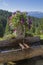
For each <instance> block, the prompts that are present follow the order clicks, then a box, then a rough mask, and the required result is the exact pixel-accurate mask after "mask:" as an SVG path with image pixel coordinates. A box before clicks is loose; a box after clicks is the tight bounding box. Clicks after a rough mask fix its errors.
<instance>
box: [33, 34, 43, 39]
mask: <svg viewBox="0 0 43 65" xmlns="http://www.w3.org/2000/svg"><path fill="white" fill-rule="evenodd" d="M34 36H39V37H40V39H43V34H40V35H34Z"/></svg>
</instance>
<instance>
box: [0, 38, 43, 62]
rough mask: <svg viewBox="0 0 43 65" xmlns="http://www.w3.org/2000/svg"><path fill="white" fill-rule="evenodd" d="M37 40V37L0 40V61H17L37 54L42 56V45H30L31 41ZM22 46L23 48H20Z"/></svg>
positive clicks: (38, 39)
mask: <svg viewBox="0 0 43 65" xmlns="http://www.w3.org/2000/svg"><path fill="white" fill-rule="evenodd" d="M23 40H24V43H23ZM39 41H40V38H39V37H28V38H16V39H15V38H13V39H9V40H4V41H0V63H5V62H10V61H19V60H22V59H27V58H32V57H35V56H39V55H41V56H42V55H43V45H42V46H41V45H40V46H39V47H37V46H36V47H35V48H33V47H32V46H31V47H30V45H31V43H36V42H39ZM16 46H17V48H16ZM22 46H24V48H22ZM8 48H10V49H8Z"/></svg>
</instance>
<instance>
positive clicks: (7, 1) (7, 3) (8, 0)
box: [0, 0, 43, 12]
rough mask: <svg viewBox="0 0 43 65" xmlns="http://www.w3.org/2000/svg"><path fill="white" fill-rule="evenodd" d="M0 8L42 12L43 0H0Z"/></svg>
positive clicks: (12, 10)
mask: <svg viewBox="0 0 43 65" xmlns="http://www.w3.org/2000/svg"><path fill="white" fill-rule="evenodd" d="M0 9H3V10H8V11H11V12H14V11H27V12H29V11H39V12H43V0H0Z"/></svg>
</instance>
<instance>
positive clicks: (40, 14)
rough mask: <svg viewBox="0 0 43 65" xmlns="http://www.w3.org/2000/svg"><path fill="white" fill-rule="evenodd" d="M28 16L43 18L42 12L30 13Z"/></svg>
mask: <svg viewBox="0 0 43 65" xmlns="http://www.w3.org/2000/svg"><path fill="white" fill-rule="evenodd" d="M28 15H29V16H33V17H38V18H43V13H42V12H28Z"/></svg>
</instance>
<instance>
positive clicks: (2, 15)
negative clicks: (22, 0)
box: [0, 10, 12, 37]
mask: <svg viewBox="0 0 43 65" xmlns="http://www.w3.org/2000/svg"><path fill="white" fill-rule="evenodd" d="M11 15H12V13H11V12H8V11H5V10H0V37H2V36H3V34H4V32H5V28H6V23H7V19H8V17H9V16H11Z"/></svg>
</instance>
